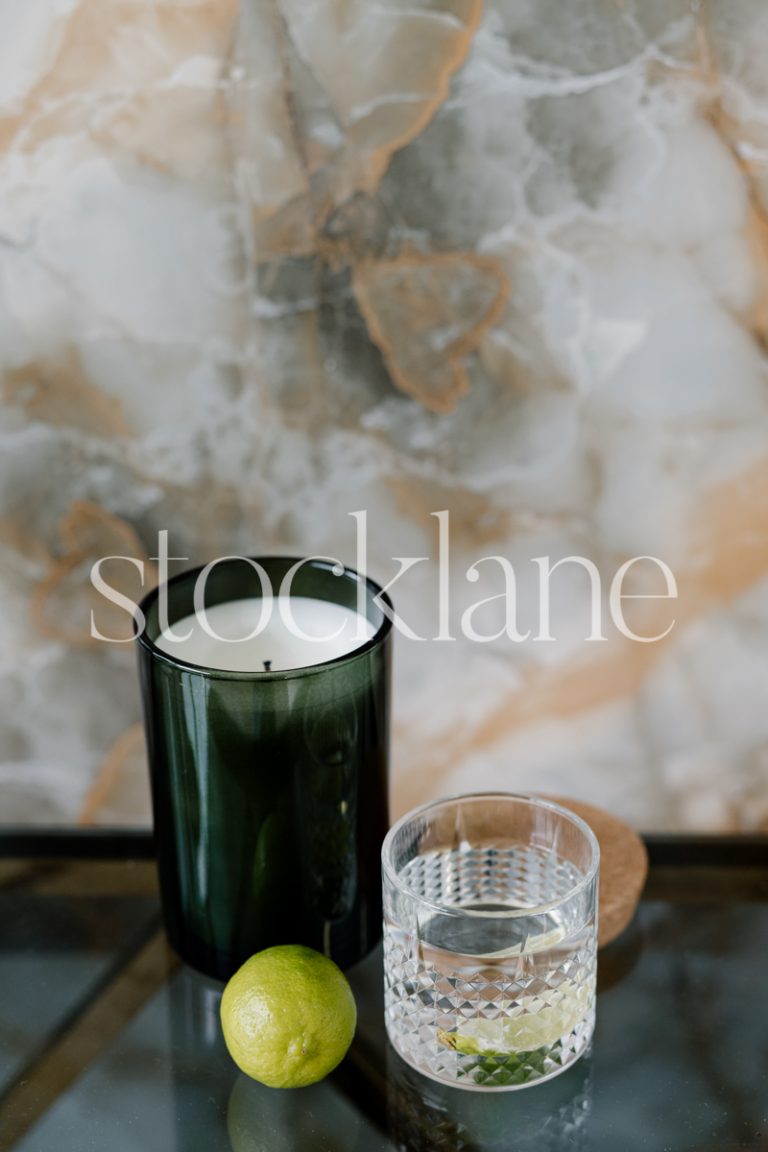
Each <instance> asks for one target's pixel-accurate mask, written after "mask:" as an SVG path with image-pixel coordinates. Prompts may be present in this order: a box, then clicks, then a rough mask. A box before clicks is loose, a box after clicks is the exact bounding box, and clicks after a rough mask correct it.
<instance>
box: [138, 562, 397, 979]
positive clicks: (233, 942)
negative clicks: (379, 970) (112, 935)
mask: <svg viewBox="0 0 768 1152" xmlns="http://www.w3.org/2000/svg"><path fill="white" fill-rule="evenodd" d="M258 563H259V565H260V566H261V568H262V570H263V572H265V573H267V575H268V577H269V580H270V582H271V588H272V590H273V591H274V593H275V595H277V592H278V589H279V588H280V585H281V583H282V581H283V579H284V577H285V575H286V573H287V572H288V571H289V569H290V568H291V567H292V566H293V565H295V564H296V561H295V560H292V559H289V558H268V559H263V560H259V561H258ZM198 571H199V570H198ZM198 571H193V572H188V573H184V574H182V575H181V576H179V577H176V578H175V579H174V580H171V581H170V582H169V583H168V584H167V585H166V586H165V592H166V593H167V601H168V621H167V623H168V624H170V626H171V628H174V629H175V631H177V632H178V633H180V634H181V633H183V632H184V631H185V629H186V624H185V617H188V616H189V615H190V614H191V613H193V612H194V608H195V605H194V587H195V581H196V578H197V576H198ZM337 571H338V570H337V569H335V568H334V567H333V565H331V564H330V563H327V562H325V561H323V560H310V561H307V562H306V563H304V564H303V565H302V566H301V567H300V568H299V569H298V570H297V571H296V574H295V578H294V581H293V587H292V592H291V596H292V597H295V598H296V599H297V601H301V602H302V606H303V607H304V608H306V606H307V602H308V601H312V600H314V601H321V602H328V603H330V604H332V605H338V606H339V607H340V608H341V609H344V610H345V611H346V614H347V615H350V614H354V613H356V612H357V611H358V610H359V609H362V611H363V612H364V613H365V621H364V622H363V623H364V624H365V630H364V631H363V633H362V634H363V635H364V636H368V639H364V640H363V642H362V643H361V644H359V646H357V647H352V648H351V650H348V651H342V654H340V655H336V656H335V657H333V658H331V659H324V660H323V661H322V662H319V663H315V664H312V663H307V664H305V665H302V666H301V667H275V668H272V670H270V671H264V652H265V649H264V642H263V641H264V637H260V638H259V639H260V641H261V645H260V647H258V657H254V663H255V662H256V659H257V658H258V662H259V664H260V667H261V670H258V669H257V668H256V667H254V668H253V669H252V670H248V669H247V668H243V666H242V665H243V660H242V656H241V657H240V663H239V664H236V667H237V669H238V670H236V671H231V670H227V669H226V668H222V667H201V666H199V665H197V664H195V663H193V662H190V660H189V652H190V651H191V652H192V653H193V655H197V654H199V651H200V649H199V648H198V649H195V646H194V643H193V645H192V647H191V648H190V649H188V650H185V648H184V645H183V644H181V643H180V644H179V645H178V646H177V648H172V647H171V645H169V644H166V643H164V641H163V635H162V634H163V628H162V627H161V623H162V622H161V619H160V605H161V598H160V596H159V593H158V590H155V591H154V592H152V593H150V595H149V596H148V597H147V598H146V599H145V600H144V602H143V604H142V605H141V608H142V611H143V613H144V618H145V627H144V631H143V633H142V634H141V635H140V636H139V638H138V639H139V663H140V673H141V681H142V694H143V703H144V715H145V727H146V734H147V747H148V753H149V763H150V776H151V782H152V797H153V809H154V819H155V836H156V842H157V852H158V866H159V874H160V885H161V893H162V899H163V910H164V916H165V922H166V928H167V931H168V936H169V939H170V941H171V943H172V944H173V946H174V947H175V948H176V950H177V951H178V952H179V954H180V955H181V956H182V958H183V959H184V960H186V961H188V962H189V963H190V964H192V965H193V966H194V967H196V968H198V969H200V970H202V971H204V972H206V973H208V974H209V975H213V976H217V977H219V978H220V979H226V978H228V977H229V976H230V975H231V974H232V972H234V971H235V970H236V969H237V967H239V965H240V964H241V963H243V961H244V960H246V959H247V958H248V957H249V956H250V955H252V954H253V953H254V952H256V951H258V950H259V949H261V948H265V947H268V946H270V945H272V944H284V943H302V944H307V945H309V946H311V947H314V948H317V949H318V950H320V951H324V952H325V953H326V954H328V955H331V956H332V957H333V959H334V960H336V961H337V963H339V964H340V965H342V967H346V966H348V965H350V964H352V963H354V962H355V961H356V960H358V959H360V958H361V957H362V956H363V955H365V954H366V952H368V951H369V950H370V949H371V948H372V947H373V945H374V944H375V943H376V942H377V940H378V939H379V937H380V934H381V893H380V889H381V875H380V863H379V851H380V846H381V841H382V839H383V837H384V834H385V832H386V829H387V825H388V811H387V793H388V781H387V773H388V747H389V679H390V659H391V658H390V648H391V624H390V621H389V619H388V618H387V617H386V615H385V613H384V611H383V610H382V607H381V603H382V601H383V602H384V603H385V604H388V601H387V600H386V597H384V596H383V594H380V589H379V588H378V587H377V586H376V585H375V584H373V583H372V582H370V581H365V580H363V578H362V577H360V576H358V575H357V574H356V573H355V572H352V571H351V570H350V569H344V570H343V571H341V574H336V572H337ZM260 594H261V587H260V582H259V579H258V577H257V575H256V572H255V571H254V568H253V566H252V564H250V563H248V562H246V561H243V560H238V559H227V560H224V561H222V562H220V563H219V564H218V565H217V566H216V567H215V568H214V569H213V570H212V571H211V572H210V574H209V577H208V580H207V582H206V585H205V607H206V610H208V609H209V608H215V606H217V605H223V604H229V603H230V602H235V601H237V600H240V599H243V600H246V599H249V600H251V601H252V600H253V598H257V597H258V596H259V595H260ZM214 617H215V613H213V612H212V613H211V618H214ZM241 634H244V633H241ZM158 641H160V642H159V643H158ZM233 647H234V648H236V647H237V645H234V646H233V645H231V644H230V645H227V648H228V649H229V650H231V649H232V648H233ZM347 647H349V645H347ZM177 651H178V654H177ZM209 651H210V648H209ZM312 651H313V649H312V642H311V641H307V642H298V641H297V644H296V646H295V652H297V653H298V656H297V655H295V654H294V655H293V657H292V659H294V660H295V659H302V658H307V659H308V658H309V656H311V654H312ZM305 652H306V653H307V656H306V657H305V656H304V655H303V654H304V653H305ZM321 654H322V655H327V654H328V649H327V647H325V648H323V647H322V645H321ZM198 658H199V656H198ZM215 660H216V658H215V657H214V658H213V659H212V660H211V663H214V662H215ZM222 662H226V656H225V657H224V658H223V661H222ZM246 663H247V662H246ZM283 663H284V661H283Z"/></svg>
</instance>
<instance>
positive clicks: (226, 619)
mask: <svg viewBox="0 0 768 1152" xmlns="http://www.w3.org/2000/svg"><path fill="white" fill-rule="evenodd" d="M262 613H264V616H265V617H266V607H265V601H263V600H260V599H258V598H257V597H252V598H249V599H245V600H228V601H226V602H225V603H224V604H215V605H213V606H212V607H211V608H207V609H206V613H205V616H206V621H207V624H208V627H209V629H210V630H211V631H212V632H214V633H215V635H213V636H212V635H209V634H208V632H206V631H205V629H204V627H203V624H202V622H201V620H200V619H199V618H198V617H197V616H195V615H194V614H192V615H190V616H184V617H183V618H182V619H181V620H177V621H175V623H173V624H172V625H171V632H172V633H173V635H174V636H177V637H181V636H183V637H186V636H187V633H190V635H189V637H188V638H187V639H184V640H176V639H173V638H172V637H171V635H169V632H168V630H167V629H164V630H163V631H162V632H161V633H160V635H159V636H158V638H157V640H156V641H155V643H156V644H157V647H158V648H160V649H161V651H163V652H167V653H168V655H169V656H175V657H176V658H177V659H179V660H186V661H187V662H188V663H189V664H196V665H198V666H199V667H201V668H215V669H217V670H219V671H222V672H270V671H271V672H284V671H287V670H289V669H291V668H306V667H311V666H312V665H313V664H322V663H324V662H325V661H326V660H335V659H337V658H338V657H339V656H346V655H347V654H348V653H350V652H354V650H355V649H356V648H360V647H361V646H362V645H363V644H365V643H366V641H367V640H370V638H371V637H372V636H373V633H374V627H373V625H372V624H371V623H370V621H369V620H367V619H366V617H364V616H361V615H360V614H359V613H357V612H354V611H353V610H352V609H350V608H344V607H343V606H342V605H341V604H334V603H332V602H331V601H329V600H315V599H311V598H310V597H308V596H290V597H288V596H275V597H274V598H273V600H272V610H271V613H270V615H269V619H268V620H267V621H266V623H265V624H264V626H263V627H259V624H260V621H261V620H262ZM257 628H258V629H259V632H258V635H257V636H251V633H252V632H254V630H256V629H257ZM243 637H248V639H243Z"/></svg>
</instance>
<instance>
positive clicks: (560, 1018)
mask: <svg viewBox="0 0 768 1152" xmlns="http://www.w3.org/2000/svg"><path fill="white" fill-rule="evenodd" d="M382 859H383V867H384V923H385V930H384V966H385V998H386V1024H387V1031H388V1033H389V1037H390V1040H391V1041H392V1043H393V1045H394V1046H395V1048H396V1049H397V1050H398V1052H399V1053H400V1055H401V1056H402V1057H403V1058H404V1059H405V1060H406V1061H407V1062H408V1063H409V1064H411V1065H412V1066H413V1067H414V1068H417V1069H418V1070H419V1071H421V1072H423V1073H424V1074H425V1075H427V1076H431V1077H433V1078H435V1079H437V1080H442V1081H445V1082H447V1083H452V1084H456V1085H457V1086H461V1087H466V1088H474V1089H482V1088H490V1089H499V1088H502V1089H510V1088H520V1087H523V1086H525V1085H527V1084H532V1083H535V1082H538V1081H541V1080H545V1079H549V1078H550V1077H552V1076H555V1075H557V1074H558V1073H559V1072H561V1071H563V1069H565V1068H567V1067H568V1066H569V1065H570V1064H572V1063H573V1062H574V1061H575V1060H577V1059H578V1057H579V1056H581V1055H582V1053H583V1052H584V1051H585V1049H586V1048H587V1046H588V1044H589V1041H590V1039H591V1036H592V1031H593V1028H594V1001H595V972H596V945H597V871H598V863H599V849H598V846H597V841H596V839H595V837H594V835H593V833H592V832H591V830H590V829H589V828H588V827H587V825H586V824H585V823H584V822H583V821H582V820H580V819H579V818H578V817H577V816H575V815H574V814H573V813H571V812H568V811H567V810H566V809H563V808H560V807H558V806H557V805H554V804H551V803H549V802H547V801H542V800H538V799H535V798H531V797H525V796H512V795H504V794H499V795H490V794H489V795H479V796H465V797H458V798H456V799H452V800H446V801H440V802H438V803H436V804H431V805H427V806H426V807H424V808H421V809H417V810H416V811H415V812H413V813H411V814H410V815H408V816H406V817H404V819H403V820H401V821H400V822H399V823H398V824H397V825H395V827H394V828H393V829H392V830H391V831H390V833H389V834H388V836H387V838H386V840H385V843H384V848H383V851H382Z"/></svg>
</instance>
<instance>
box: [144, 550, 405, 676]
mask: <svg viewBox="0 0 768 1152" xmlns="http://www.w3.org/2000/svg"><path fill="white" fill-rule="evenodd" d="M238 559H240V558H239V557H227V560H235V561H237V560H238ZM243 559H246V560H254V561H257V562H258V563H259V564H268V563H270V562H273V563H280V564H296V563H298V562H299V561H300V560H301V559H302V557H300V556H277V555H271V556H248V557H243ZM304 567H305V568H321V569H323V570H325V571H328V572H333V569H334V567H338V565H334V564H333V563H330V562H329V561H327V560H321V559H319V558H315V557H307V558H306V560H305V563H304ZM204 568H205V565H204V564H200V565H199V566H198V567H197V568H187V569H185V571H184V572H179V573H178V574H177V575H176V576H172V577H171V579H170V580H168V581H167V582H166V583H165V587H166V588H168V589H170V588H172V587H173V585H174V584H178V583H181V581H183V580H190V579H192V580H193V581H194V580H196V579H197V577H198V575H199V574H200V573H201V572H202V571H203V569H204ZM337 579H339V580H342V579H348V580H351V581H352V582H353V583H355V584H359V583H360V582H361V581H362V582H364V583H365V586H366V589H367V591H368V592H369V593H370V594H371V598H372V599H373V598H375V599H378V600H380V601H381V602H382V603H383V604H385V605H386V607H387V609H388V611H389V613H390V615H388V614H387V612H384V611H383V610H382V621H381V624H380V625H379V627H378V628H377V629H376V631H375V632H374V634H373V636H371V637H370V638H369V639H368V640H366V641H365V642H364V643H363V644H361V645H360V646H359V647H358V648H353V650H352V651H351V652H345V653H344V654H343V655H342V656H335V657H334V658H333V659H332V660H323V661H321V662H319V663H317V664H305V665H302V666H301V667H298V668H285V669H282V670H277V671H274V672H272V671H270V672H236V671H229V670H227V669H223V668H205V667H203V665H201V664H192V663H190V662H189V661H188V660H182V659H181V657H180V656H172V655H171V654H170V653H169V652H165V651H164V650H163V649H162V648H159V647H158V646H157V644H156V643H155V642H154V640H152V639H151V637H149V636H148V635H147V629H146V627H144V628H143V629H142V630H141V631H140V632H139V631H138V629H137V627H136V619H135V618H134V622H133V627H134V637H135V639H136V641H137V642H138V643H139V644H141V646H142V647H143V648H146V650H147V651H148V652H150V653H151V654H152V657H153V658H154V659H155V660H159V661H160V662H161V663H163V664H168V665H170V667H172V668H180V669H181V670H182V671H184V672H192V673H195V674H196V675H198V676H201V677H203V678H204V679H206V680H241V681H248V682H253V681H254V680H256V679H258V680H259V682H260V683H261V682H262V681H264V682H269V681H278V680H296V679H300V678H302V677H305V676H315V675H317V674H318V673H321V672H324V671H326V670H327V669H328V668H340V667H342V666H343V665H345V664H351V663H353V662H354V661H355V660H359V659H360V657H361V656H364V655H366V654H367V653H368V652H370V651H372V650H373V649H374V648H376V647H378V645H379V644H381V642H382V641H383V640H384V638H385V637H386V636H387V635H388V634H389V632H390V631H391V629H392V615H394V608H393V605H392V601H391V600H390V598H389V596H388V595H387V593H386V592H385V591H384V589H383V588H382V587H381V586H380V585H379V584H377V583H376V581H375V580H371V578H370V576H361V575H360V573H359V572H357V571H355V569H354V568H350V567H348V566H347V565H346V564H345V565H344V570H343V572H341V573H340V574H338V576H337ZM161 587H162V585H160V584H158V585H157V587H155V588H153V589H152V590H151V591H149V592H148V593H147V594H146V596H144V598H143V599H142V600H141V601H140V603H139V610H140V612H142V613H143V618H144V619H146V616H147V613H148V611H149V609H150V608H151V606H152V604H153V603H154V602H155V601H156V600H157V598H158V596H159V594H160V588H161ZM241 599H242V597H241ZM174 623H175V622H174Z"/></svg>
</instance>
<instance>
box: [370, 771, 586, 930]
mask: <svg viewBox="0 0 768 1152" xmlns="http://www.w3.org/2000/svg"><path fill="white" fill-rule="evenodd" d="M467 800H487V801H489V802H494V803H505V802H506V801H508V800H514V801H516V802H517V803H522V804H527V805H528V806H529V807H531V808H544V809H547V811H549V812H553V813H555V814H556V815H557V816H560V817H563V818H564V819H566V820H567V821H568V822H569V823H571V824H572V825H573V826H574V827H575V828H578V830H579V831H580V832H581V833H582V835H583V836H584V837H585V839H586V841H587V844H588V845H589V847H590V850H591V851H590V861H589V867H588V868H587V871H586V872H585V873H584V874H583V875H582V876H581V877H580V878H579V880H578V881H577V882H576V883H575V884H574V885H573V887H571V888H569V889H568V891H567V892H565V893H564V894H563V895H562V896H558V897H557V898H556V899H554V900H548V901H546V902H545V903H543V904H537V905H535V906H533V905H532V906H529V907H525V908H509V909H504V910H503V911H488V910H484V909H478V908H464V907H462V906H461V905H457V904H440V903H438V902H437V901H434V900H428V899H427V898H426V897H424V896H421V895H419V893H418V892H415V891H414V890H413V889H412V888H411V887H410V885H409V884H407V883H406V882H405V881H403V879H402V877H401V874H400V873H399V872H397V870H396V869H395V866H394V861H393V859H392V851H393V845H394V842H395V838H396V837H397V834H398V833H399V832H400V831H401V830H402V829H403V828H404V827H405V826H406V825H407V824H409V823H411V821H413V820H415V819H418V818H419V817H420V816H426V815H428V814H429V813H431V812H435V811H437V809H439V808H443V807H445V806H447V805H449V804H457V803H462V802H464V801H467ZM381 868H382V873H383V875H384V876H385V877H386V878H387V880H388V881H389V883H390V884H392V886H393V887H395V888H397V889H398V891H400V892H402V893H403V895H404V896H407V897H408V899H409V900H413V901H414V902H415V903H416V904H419V905H420V906H421V907H424V908H428V909H429V910H430V911H431V912H439V913H440V915H442V916H454V917H465V916H466V917H476V918H479V919H482V920H514V919H518V918H520V917H523V916H537V915H540V914H542V913H544V912H551V911H553V910H554V909H555V908H560V907H562V905H563V904H566V903H567V902H568V901H570V900H572V899H573V898H574V897H575V896H578V895H579V894H580V893H581V892H583V891H584V889H585V888H586V887H587V886H588V885H589V884H591V883H592V881H593V880H594V879H595V877H596V876H597V873H598V870H599V868H600V844H599V842H598V839H597V836H595V833H594V832H593V831H592V829H591V828H590V826H589V824H587V822H586V820H583V819H582V817H581V816H577V815H576V813H575V812H572V811H571V810H570V808H565V807H563V805H561V804H555V803H554V801H552V800H545V799H544V798H543V797H541V796H536V795H534V794H533V793H529V792H463V793H457V794H456V795H453V796H443V797H441V798H439V799H437V800H430V801H428V802H427V803H426V804H420V805H419V807H418V808H412V809H411V811H410V812H406V813H405V815H404V816H401V817H400V819H399V820H398V821H396V823H395V824H393V825H392V827H391V828H390V829H389V831H388V832H387V835H386V836H385V837H384V842H383V844H382V846H381Z"/></svg>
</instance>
